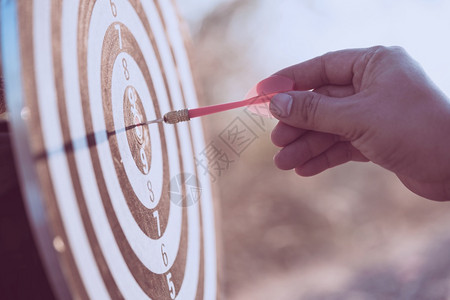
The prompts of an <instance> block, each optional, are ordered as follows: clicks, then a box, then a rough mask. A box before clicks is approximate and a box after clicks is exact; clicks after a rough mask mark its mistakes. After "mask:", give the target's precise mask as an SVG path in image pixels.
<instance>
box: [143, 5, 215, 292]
mask: <svg viewBox="0 0 450 300" xmlns="http://www.w3.org/2000/svg"><path fill="white" fill-rule="evenodd" d="M158 2H159V5H160V7H161V10H162V14H163V16H161V17H162V18H163V19H164V20H165V22H166V26H167V31H168V35H169V40H170V43H171V44H172V45H174V47H173V48H172V49H173V50H174V51H173V52H174V55H175V59H176V61H177V66H178V70H179V72H180V77H181V84H182V87H183V90H184V95H185V100H186V104H185V105H184V106H182V107H180V108H183V107H196V106H197V105H198V103H197V96H196V93H195V89H194V82H193V78H192V74H191V69H190V66H189V59H188V57H187V53H186V50H185V48H184V45H183V37H182V36H181V34H180V31H179V24H178V21H177V20H178V15H177V13H176V12H175V11H174V8H173V7H172V6H171V5H170V1H164V0H162V1H161V0H158ZM142 5H143V7H144V10H145V11H146V13H147V15H148V16H149V21H150V23H151V26H152V28H155V29H154V31H155V38H156V40H157V44H158V47H160V46H161V45H162V46H164V44H166V43H167V42H166V41H165V37H164V33H163V32H162V31H160V30H159V27H158V26H160V25H158V24H156V23H157V22H156V21H155V20H159V16H157V13H156V10H155V8H154V4H153V1H143V3H142ZM152 21H154V23H152ZM156 32H158V34H157V33H156ZM159 37H161V38H159ZM159 52H160V53H161V56H162V57H163V61H164V57H165V56H167V55H170V52H166V49H164V48H160V51H159ZM164 65H165V67H164V69H166V70H167V69H170V67H169V68H168V67H166V66H167V65H166V63H164ZM169 65H170V64H169ZM189 123H190V124H189V125H190V126H191V129H192V137H193V140H192V144H193V146H194V153H195V154H196V155H198V153H201V151H203V150H204V149H205V142H204V138H203V136H204V135H203V128H202V123H201V120H200V118H197V119H193V120H191V121H190V122H189ZM197 169H198V170H199V172H198V176H199V180H200V185H201V187H202V199H201V204H202V205H201V208H202V218H203V224H214V217H213V216H214V207H213V203H212V201H211V199H213V198H212V191H211V185H210V178H209V174H208V173H207V172H204V170H203V169H201V168H200V167H198V166H197ZM202 229H203V231H202V234H203V241H204V257H205V264H204V266H205V270H204V271H205V273H204V294H203V297H204V299H214V298H216V294H217V290H216V289H217V282H216V278H217V275H216V274H217V262H216V241H215V232H214V227H212V226H203V227H202ZM178 296H179V297H180V299H182V298H181V297H182V296H183V295H182V294H179V295H178Z"/></svg>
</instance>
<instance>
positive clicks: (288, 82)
mask: <svg viewBox="0 0 450 300" xmlns="http://www.w3.org/2000/svg"><path fill="white" fill-rule="evenodd" d="M293 89H294V81H293V80H292V79H290V78H287V77H283V76H279V75H274V76H271V77H269V78H266V79H264V80H262V81H260V82H259V83H258V84H257V85H256V86H254V87H253V88H252V89H251V90H250V92H249V93H247V95H246V96H247V97H246V99H244V100H241V101H235V102H228V103H223V104H217V105H210V106H205V107H199V108H192V109H187V108H185V109H181V110H177V111H171V112H168V113H166V114H165V115H164V117H163V118H160V119H156V120H152V121H148V122H145V123H142V124H139V125H145V124H151V123H160V122H165V123H168V124H176V123H179V122H184V121H189V120H190V119H193V118H197V117H202V116H206V115H211V114H215V113H218V112H223V111H227V110H230V109H234V108H238V107H244V106H248V107H250V108H251V107H257V106H258V105H261V104H263V105H264V106H265V108H264V109H263V111H264V112H266V113H264V114H269V113H268V112H267V107H268V105H267V103H268V102H270V99H272V97H273V96H275V95H276V94H279V93H284V92H289V91H292V90H293ZM253 111H255V112H256V113H259V114H261V110H258V109H256V110H253ZM139 125H137V126H139Z"/></svg>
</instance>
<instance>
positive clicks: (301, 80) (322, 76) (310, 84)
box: [274, 47, 375, 90]
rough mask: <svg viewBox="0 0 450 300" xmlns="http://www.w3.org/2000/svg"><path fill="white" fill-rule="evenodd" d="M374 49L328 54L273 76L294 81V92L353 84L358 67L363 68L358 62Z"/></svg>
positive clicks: (349, 50)
mask: <svg viewBox="0 0 450 300" xmlns="http://www.w3.org/2000/svg"><path fill="white" fill-rule="evenodd" d="M374 48H375V47H374ZM374 48H368V49H347V50H340V51H335V52H328V53H326V54H324V55H322V56H318V57H315V58H313V59H310V60H307V61H304V62H302V63H299V64H297V65H293V66H290V67H287V68H285V69H283V70H281V71H278V72H277V73H275V74H274V75H280V76H284V77H288V78H290V79H292V80H294V82H295V87H294V88H295V89H296V90H310V89H315V88H319V87H321V86H324V85H349V84H352V83H353V82H352V81H353V76H354V74H355V73H356V71H357V69H358V66H360V67H362V66H363V65H361V64H358V62H360V61H364V60H365V57H366V55H367V54H368V53H370V52H372V50H374Z"/></svg>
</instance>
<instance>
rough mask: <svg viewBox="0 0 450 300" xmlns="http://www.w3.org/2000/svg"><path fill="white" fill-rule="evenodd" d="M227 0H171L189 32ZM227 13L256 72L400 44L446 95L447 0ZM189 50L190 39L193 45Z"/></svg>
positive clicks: (288, 4)
mask: <svg viewBox="0 0 450 300" xmlns="http://www.w3.org/2000/svg"><path fill="white" fill-rule="evenodd" d="M227 1H230V0H208V1H203V0H177V2H178V6H179V8H180V11H181V14H182V15H183V17H184V18H185V19H186V21H187V22H188V24H189V25H190V28H191V31H193V34H195V33H196V30H197V29H198V28H199V26H200V25H201V21H202V19H203V18H204V17H205V16H206V15H208V13H210V12H211V11H213V10H214V9H215V8H217V7H218V5H219V4H221V3H224V2H227ZM254 3H255V4H253V7H252V9H251V10H247V11H245V14H242V15H240V16H238V17H236V16H235V17H233V18H232V19H231V18H230V22H231V27H230V28H231V30H230V34H234V35H236V40H237V41H248V37H249V36H251V43H248V42H247V43H244V42H242V47H245V48H246V50H248V51H250V53H252V55H251V58H250V59H251V60H252V61H249V64H253V65H255V66H259V68H260V70H259V72H261V76H265V75H267V74H270V73H272V72H274V71H276V70H278V69H281V68H283V67H285V66H287V65H291V64H295V63H298V62H300V61H303V60H306V59H309V58H312V57H315V56H318V55H321V54H323V53H326V52H328V51H334V50H338V49H344V48H358V47H369V46H373V45H386V46H390V45H398V46H402V47H404V48H405V49H406V50H407V52H408V53H409V54H410V55H411V56H412V57H414V58H415V59H416V60H417V61H418V62H419V63H420V64H421V65H422V66H423V68H424V69H425V71H426V72H427V74H428V75H429V76H430V77H431V79H432V80H433V81H434V82H435V83H436V84H437V85H438V86H439V87H440V88H441V89H442V90H443V91H444V92H445V93H446V94H447V95H450V80H449V74H450V34H449V29H450V18H449V17H448V16H449V15H450V0H396V1H392V0H377V1H369V0H303V1H299V0H280V1H273V0H255V1H254ZM194 50H195V45H194Z"/></svg>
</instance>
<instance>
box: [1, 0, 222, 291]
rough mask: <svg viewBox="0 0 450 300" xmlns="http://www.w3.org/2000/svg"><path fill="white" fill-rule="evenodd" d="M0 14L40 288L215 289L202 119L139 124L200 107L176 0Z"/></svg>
mask: <svg viewBox="0 0 450 300" xmlns="http://www.w3.org/2000/svg"><path fill="white" fill-rule="evenodd" d="M0 22H1V23H0V24H1V58H2V77H3V82H4V98H5V100H6V108H7V114H8V118H7V120H8V121H7V122H8V126H7V127H8V133H9V136H10V140H11V147H12V151H11V152H12V157H13V158H14V162H15V170H16V171H17V174H18V175H17V176H18V177H17V178H18V179H17V181H18V185H19V186H20V189H21V195H22V197H21V198H23V203H24V205H23V206H24V211H25V212H26V220H27V222H29V225H30V235H32V236H33V240H34V241H35V242H34V243H35V248H36V253H37V257H38V258H39V264H40V265H41V267H42V274H43V277H44V278H46V280H47V285H48V287H49V290H50V292H49V293H50V294H51V295H52V296H53V297H55V298H57V299H215V298H216V297H217V258H216V238H215V226H214V224H215V218H214V207H213V202H212V191H211V186H210V181H209V178H208V174H205V172H204V171H203V170H202V169H199V167H198V165H197V164H196V161H195V154H196V153H199V152H201V151H202V149H204V148H205V146H204V139H203V131H202V124H201V123H200V121H199V120H193V121H191V122H186V123H179V124H175V125H172V124H164V123H158V124H146V125H142V124H143V123H145V122H147V121H149V120H153V119H159V118H161V116H162V114H164V112H168V111H172V110H177V109H182V108H185V107H196V106H197V96H196V92H195V88H194V84H193V79H192V75H191V70H190V65H189V61H188V58H187V53H186V50H185V46H184V38H183V36H182V34H181V32H180V24H179V23H180V22H179V17H178V15H177V12H176V10H175V8H174V5H173V3H172V2H171V1H168V0H159V1H158V0H145V1H138V0H135V1H133V0H129V1H125V0H97V1H88V0H78V1H77V0H71V1H62V0H39V1H25V0H23V1H20V0H17V1H12V0H9V1H8V0H2V1H1V20H0ZM140 124H141V125H140ZM0 154H1V153H0ZM11 161H12V158H11ZM2 178H3V177H2ZM194 191H195V192H194ZM0 195H1V190H0ZM5 195H6V194H5ZM7 197H10V196H5V199H7ZM8 199H9V198H8ZM11 199H12V198H11ZM8 201H9V200H8ZM11 201H12V200H11ZM18 201H22V200H21V199H19V200H18ZM24 214H25V213H24ZM29 276H31V275H29ZM25 278H26V277H24V280H26V279H25ZM34 288H36V287H34ZM36 290H38V288H36ZM32 298H33V299H38V298H39V294H35V295H34V297H32ZM30 299H31V298H30Z"/></svg>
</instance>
